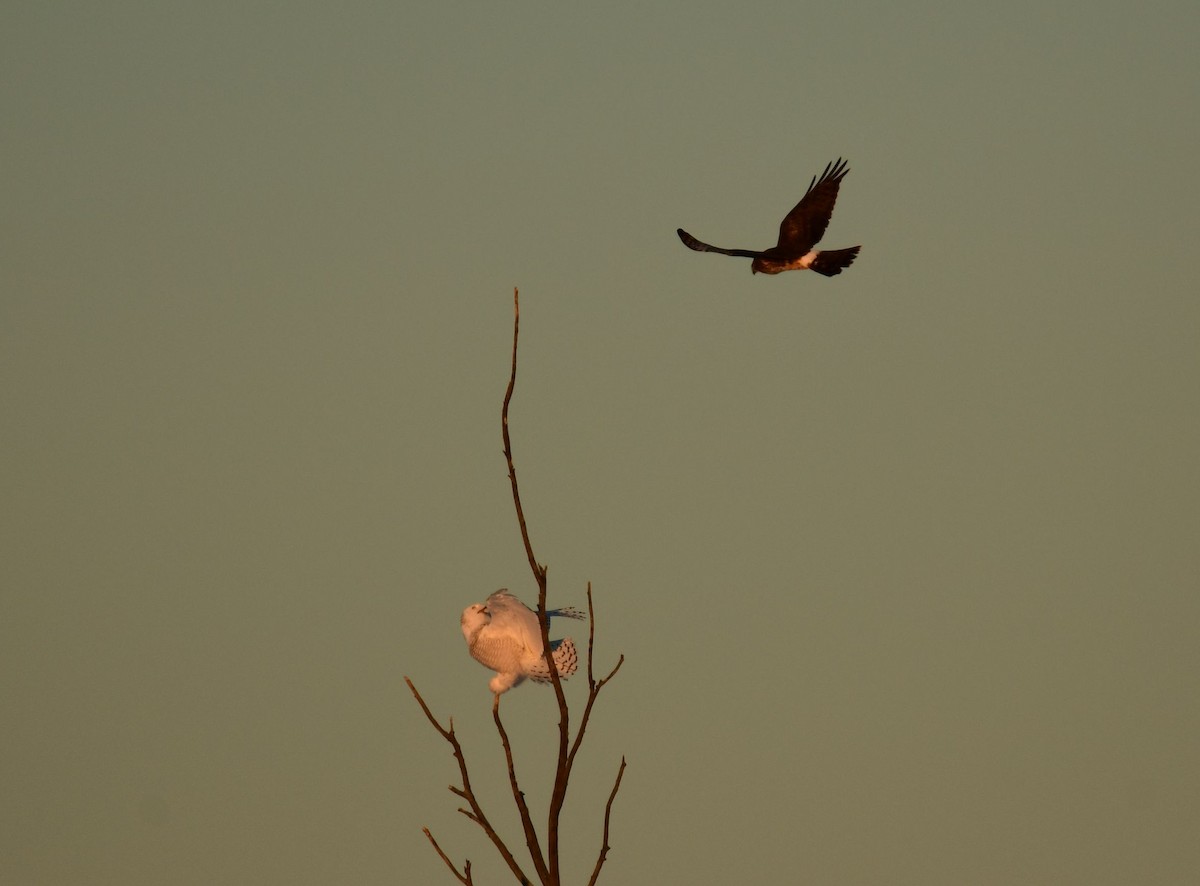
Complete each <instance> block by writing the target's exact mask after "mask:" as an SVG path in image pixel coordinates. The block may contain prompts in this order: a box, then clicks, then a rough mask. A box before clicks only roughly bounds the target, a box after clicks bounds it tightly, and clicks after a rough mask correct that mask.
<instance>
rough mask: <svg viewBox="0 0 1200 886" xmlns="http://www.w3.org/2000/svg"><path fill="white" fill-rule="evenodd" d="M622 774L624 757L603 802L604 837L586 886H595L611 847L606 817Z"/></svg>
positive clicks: (607, 817) (619, 787)
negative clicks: (610, 789) (606, 799)
mask: <svg viewBox="0 0 1200 886" xmlns="http://www.w3.org/2000/svg"><path fill="white" fill-rule="evenodd" d="M623 775H625V758H624V757H621V768H620V769H618V770H617V780H616V781H615V782H614V783H613V787H612V792H611V793H609V795H608V802H607V803H605V804H604V838H603V839H602V840H601V841H600V855H599V857H597V859H596V867H595V868H594V869H593V870H592V878H591V879H590V880H588V886H596V879H597V878H598V877H599V876H600V868H602V867H604V860H605V859H606V858H608V850H609V849H611V848H612V847H611V846H609V845H608V819H609V816H611V815H612V804H613V800H615V799H616V798H617V791H619V790H620V789H621V777H622V776H623Z"/></svg>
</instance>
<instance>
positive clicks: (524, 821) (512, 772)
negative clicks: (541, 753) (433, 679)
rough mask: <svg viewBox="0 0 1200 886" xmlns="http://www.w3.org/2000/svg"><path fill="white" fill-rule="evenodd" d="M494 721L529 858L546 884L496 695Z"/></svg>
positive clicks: (493, 711)
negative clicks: (502, 748)
mask: <svg viewBox="0 0 1200 886" xmlns="http://www.w3.org/2000/svg"><path fill="white" fill-rule="evenodd" d="M492 719H493V720H494V721H495V722H496V731H497V732H499V733H500V744H501V745H503V747H504V759H505V760H506V761H507V763H508V783H509V785H510V786H511V787H512V792H513V801H514V802H515V803H516V804H517V813H518V814H519V815H520V817H521V828H522V830H524V831H525V845H526V846H528V847H529V857H530V858H531V859H533V867H534V870H536V871H537V875H538V878H539V879H540V880H541V881H542V882H543V883H545V882H546V881H547V878H548V877H549V872H548V871H547V869H546V861H545V859H544V858H543V857H542V847H541V844H540V842H539V841H538V835H537V828H535V827H534V825H533V818H532V817H531V816H530V815H529V805H528V804H527V803H526V802H525V794H524V793H523V792H522V791H521V786H520V784H519V783H518V782H517V770H516V767H515V765H514V764H513V753H512V744H510V743H509V740H508V732H506V731H505V729H504V723H502V722H501V720H500V696H499V694H497V695H495V696H494V697H493V699H492Z"/></svg>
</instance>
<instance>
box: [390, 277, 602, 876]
mask: <svg viewBox="0 0 1200 886" xmlns="http://www.w3.org/2000/svg"><path fill="white" fill-rule="evenodd" d="M520 317H521V313H520V301H519V298H518V293H517V290H516V289H514V290H513V346H512V370H511V372H510V373H509V377H508V388H507V390H506V391H505V393H504V406H503V408H502V409H501V414H500V419H501V431H502V435H503V438H504V460H505V462H506V463H507V465H508V479H509V482H510V484H511V485H512V495H513V505H514V507H515V508H516V512H517V523H518V525H519V526H520V529H521V541H522V543H523V544H524V546H525V555H526V557H527V558H528V559H529V568H530V569H531V570H532V572H533V577H534V580H535V581H536V582H537V586H538V608H537V612H538V622H539V624H540V627H541V635H542V654H543V656H544V658H545V661H546V665H547V667H548V669H549V672H550V682H551V684H552V685H553V686H554V697H555V700H556V702H557V705H558V714H559V718H558V754H557V755H556V758H555V772H554V787H553V789H552V791H551V795H550V807H549V815H548V818H547V822H546V843H545V848H544V849H543V846H542V842H541V840H540V839H539V836H538V831H537V827H536V825H535V824H534V822H533V818H532V816H531V815H530V812H529V806H528V804H527V803H526V802H525V795H524V793H523V792H522V791H521V787H520V783H519V782H518V780H517V773H516V767H515V765H514V763H513V752H512V745H511V743H510V742H509V738H508V732H507V731H506V730H505V728H504V723H503V721H502V720H501V719H500V696H499V695H496V696H495V697H494V698H493V700H492V719H493V721H494V723H495V725H496V732H497V733H498V734H499V736H500V745H501V747H502V748H503V749H504V758H505V762H506V764H507V768H508V782H509V787H510V788H511V789H512V795H513V802H514V804H515V805H516V807H517V814H518V816H519V817H520V819H521V828H522V831H523V832H524V834H525V845H526V847H527V848H528V850H529V856H530V858H531V860H532V861H533V867H534V870H535V872H536V874H537V876H538V879H539V880H540V881H541V883H542V884H543V886H560V883H561V874H560V869H559V840H558V829H559V820H560V818H561V815H562V808H563V804H564V803H565V801H566V797H567V786H568V784H569V782H570V778H571V771H572V769H573V768H574V765H575V758H576V755H577V754H578V753H579V748H580V745H581V744H582V742H583V735H584V732H585V731H586V729H587V725H588V721H589V719H590V717H591V714H592V708H593V706H594V705H595V703H596V698H597V696H598V695H599V694H600V690H601V689H603V688H604V686H605V685H607V684H608V682H609V681H610V680H611V679H612V678H613V677H614V676H616V673H617V671H618V670H620V668H621V665H622V664H624V662H625V657H624V656H620V657H619V658H618V659H617V663H616V665H615V666H614V667H613V669H612V670H611V671H609V673H608V676H606V677H604V678H603V679H601V680H596V678H595V674H594V672H593V669H592V661H593V653H594V647H595V629H596V619H595V610H594V607H593V605H592V586H591V583H590V582H589V583H588V589H587V600H588V650H587V682H588V695H587V702H586V704H585V706H584V709H583V716H582V717H581V718H580V722H579V729H578V731H577V732H576V734H575V738H574V741H573V742H572V741H571V730H570V722H571V721H570V711H569V709H568V707H567V698H566V695H565V693H564V692H563V685H562V677H561V675H560V674H559V672H558V665H557V663H556V662H555V660H554V656H553V648H552V647H551V645H550V618H549V614H548V611H547V608H546V587H547V580H546V574H547V570H546V567H545V566H544V565H542V564H540V563H538V561H537V557H536V556H535V555H534V553H533V544H532V542H531V541H530V539H529V529H528V526H527V524H526V522H525V510H524V508H523V507H522V505H521V491H520V487H519V486H518V484H517V470H516V467H515V466H514V464H513V455H512V439H511V438H510V436H509V431H508V409H509V404H510V403H511V402H512V396H513V390H514V389H515V388H516V383H517V343H518V339H519V334H520ZM404 681H405V682H406V683H407V684H408V688H409V689H410V690H411V691H412V694H413V697H414V698H415V699H416V700H417V703H418V704H419V705H420V706H421V710H422V711H424V712H425V717H426V718H427V719H428V720H429V722H430V723H431V724H432V725H433V727H434V729H436V730H437V731H438V733H439V734H440V735H441V736H442V738H444V739H445V740H446V741H447V742H448V743H449V744H450V747H451V748H452V749H453V751H454V757H455V759H456V760H457V761H458V769H459V774H460V776H461V777H462V786H461V787H456V786H454V785H451V786H450V791H451V793H453V794H455V795H456V796H458V797H461V798H462V799H463V800H465V801H466V803H467V806H466V808H461V807H460V808H459V810H458V811H459V812H461V813H462V814H463V815H464V816H466V817H467V818H469V819H470V820H471V821H473V822H475V823H476V824H478V825H479V826H480V827H481V828H482V829H483V831H484V833H485V834H487V836H488V839H489V840H491V841H492V844H493V845H494V846H495V847H496V850H497V851H498V852H499V853H500V856H501V857H502V858H503V859H504V862H505V864H507V865H508V868H509V870H510V871H512V873H513V875H514V876H515V877H516V878H517V881H518V882H520V883H522V884H525V883H529V882H530V881H529V879H528V878H527V877H526V876H525V873H524V872H523V871H522V870H521V867H520V865H519V864H517V861H516V859H515V858H514V857H513V854H512V852H511V851H510V850H509V848H508V846H507V845H506V844H505V843H504V840H503V839H502V838H501V837H500V835H499V834H498V833H497V832H496V829H495V828H494V827H492V824H491V822H490V821H489V820H488V817H487V816H486V815H485V814H484V811H483V808H482V807H481V806H480V804H479V802H478V800H477V798H476V797H475V792H474V791H473V790H472V788H471V780H470V776H469V774H468V772H467V761H466V758H465V757H464V756H463V751H462V746H461V745H460V744H459V742H458V738H457V737H456V736H455V734H454V721H453V720H450V724H449V727H448V728H447V727H443V726H442V724H441V723H439V722H438V720H437V718H436V717H434V716H433V714H432V713H431V712H430V710H429V707H428V706H427V705H426V704H425V700H424V699H423V698H421V694H420V693H419V692H418V691H417V688H416V687H415V686H414V685H413V684H412V681H411V680H409V679H408V678H407V677H405V678H404ZM624 774H625V758H624V757H622V758H621V767H620V769H618V770H617V778H616V781H615V782H614V783H613V787H612V791H611V792H610V793H609V796H608V802H607V803H606V804H605V807H604V836H603V840H602V844H601V848H600V854H599V857H598V858H597V859H596V866H595V868H594V870H593V871H592V876H591V880H590V881H589V883H590V884H594V883H595V882H596V879H597V877H599V875H600V869H601V867H602V866H603V865H604V860H605V858H606V857H607V855H608V851H609V848H610V847H609V843H608V831H609V819H610V816H611V814H612V806H613V800H614V799H616V796H617V791H618V790H619V789H620V787H621V778H622V776H623V775H624ZM424 832H425V836H426V837H427V838H428V840H429V842H430V843H431V844H432V846H433V848H434V850H435V851H436V852H437V854H438V855H439V856H440V857H441V859H442V861H443V862H444V863H445V864H446V867H448V868H449V869H450V871H451V872H452V873H453V874H454V876H455V877H456V878H457V879H458V881H459V882H460V883H463V884H465V886H472V879H471V862H470V861H469V860H468V861H466V862H465V863H464V865H463V868H462V870H461V871H460V870H459V869H458V867H457V866H455V864H454V862H452V861H451V860H450V858H449V856H447V855H446V853H445V852H443V851H442V848H441V847H440V846H439V845H438V843H437V841H436V840H435V839H434V838H433V835H432V834H431V833H430V832H429V829H428V828H425V829H424Z"/></svg>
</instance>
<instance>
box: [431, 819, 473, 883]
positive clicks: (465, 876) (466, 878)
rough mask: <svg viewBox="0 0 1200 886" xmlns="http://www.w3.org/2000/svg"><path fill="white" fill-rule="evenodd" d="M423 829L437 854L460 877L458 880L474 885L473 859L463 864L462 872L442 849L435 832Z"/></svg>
mask: <svg viewBox="0 0 1200 886" xmlns="http://www.w3.org/2000/svg"><path fill="white" fill-rule="evenodd" d="M421 830H422V831H424V832H425V836H426V837H428V838H429V842H430V843H432V844H433V848H434V850H435V851H436V852H437V854H438V855H440V856H441V857H442V861H444V862H445V863H446V867H448V868H450V872H451V873H453V874H454V876H455V877H457V878H458V882H460V883H462V884H463V886H472V883H471V860H470V859H469V858H468V859H467V860H466V864H464V865H463V872H462V873H461V874H460V873H459V872H458V868H456V867H455V866H454V862H452V861H451V860H450V859H449V857H448V856H447V855H446V853H445V852H443V851H442V847H441V846H439V845H438V841H437V840H435V839H433V834H431V833H429V828H421Z"/></svg>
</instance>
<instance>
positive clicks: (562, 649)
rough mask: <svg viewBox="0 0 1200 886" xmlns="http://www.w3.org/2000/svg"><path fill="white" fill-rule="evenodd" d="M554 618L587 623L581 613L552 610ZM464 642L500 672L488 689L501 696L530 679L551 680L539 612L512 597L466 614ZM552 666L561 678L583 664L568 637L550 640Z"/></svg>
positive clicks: (499, 596) (502, 593) (501, 594)
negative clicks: (572, 619) (573, 619)
mask: <svg viewBox="0 0 1200 886" xmlns="http://www.w3.org/2000/svg"><path fill="white" fill-rule="evenodd" d="M547 615H549V616H550V617H551V618H555V617H559V618H583V617H584V615H583V613H582V612H580V611H579V610H578V609H575V608H573V607H570V606H568V607H566V608H563V609H551V610H549V611H548V612H547ZM460 624H461V625H462V632H463V638H464V639H465V640H466V641H467V649H468V650H469V651H470V653H471V657H472V658H474V659H475V660H476V661H478V662H479V663H480V664H482V665H484V666H485V667H488V668H491V669H492V670H494V671H495V672H496V676H494V677H492V679H491V681H489V683H488V686H489V687H491V690H492V692H495V693H496V694H497V695H499V694H500V693H501V692H507V691H508V690H509V689H511V688H512V687H514V686H516V685H517V684H518V683H520V682H521V681H523V680H524V679H525V678H526V677H528V678H529V679H530V680H533V681H534V682H535V683H547V682H549V681H550V668H549V666H548V665H547V664H546V659H545V658H544V657H543V655H542V630H541V626H540V625H539V624H538V617H537V613H536V612H534V611H533V610H532V609H530V608H529V607H528V606H526V605H525V604H524V603H522V602H521V601H520V600H518V599H517V598H516V597H514V596H513V595H512V594H510V593H509V592H508V591H507V590H504V589H501V590H499V591H496V593H494V594H492V595H491V596H490V597H488V598H487V601H486V602H484V603H472V604H471V605H470V606H468V607H467V608H466V609H464V610H463V614H462V619H461V620H460ZM550 648H551V649H552V650H553V655H554V666H555V668H557V670H558V675H559V677H569V676H571V674H573V673H575V669H576V667H578V665H579V655H578V653H577V652H576V651H575V643H574V641H573V640H572V639H571V638H570V637H564V638H563V639H562V640H552V641H551V642H550Z"/></svg>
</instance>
